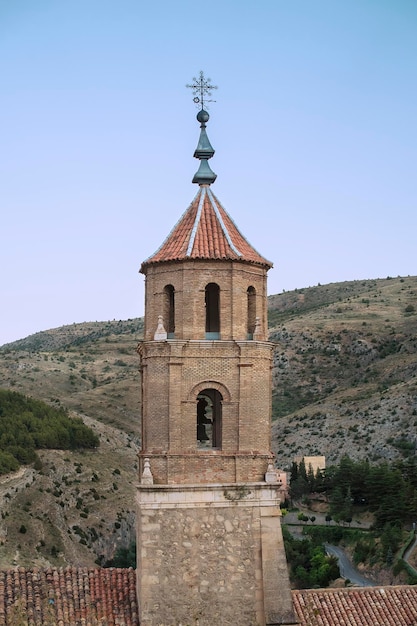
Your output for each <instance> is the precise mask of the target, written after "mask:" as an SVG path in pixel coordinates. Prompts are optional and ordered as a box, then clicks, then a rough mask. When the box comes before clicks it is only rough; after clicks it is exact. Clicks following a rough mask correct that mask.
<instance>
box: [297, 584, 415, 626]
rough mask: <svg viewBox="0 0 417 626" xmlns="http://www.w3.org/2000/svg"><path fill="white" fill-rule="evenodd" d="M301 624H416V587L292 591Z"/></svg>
mask: <svg viewBox="0 0 417 626" xmlns="http://www.w3.org/2000/svg"><path fill="white" fill-rule="evenodd" d="M292 597H293V601H294V608H295V612H296V615H297V616H298V619H299V620H300V624H301V626H416V625H417V587H414V586H413V587H412V586H406V585H404V586H398V587H360V588H359V587H351V588H345V589H303V590H301V591H293V592H292Z"/></svg>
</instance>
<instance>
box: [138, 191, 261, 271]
mask: <svg viewBox="0 0 417 626" xmlns="http://www.w3.org/2000/svg"><path fill="white" fill-rule="evenodd" d="M187 259H201V260H208V259H211V260H223V259H224V260H234V261H244V262H247V263H248V262H249V263H255V264H256V265H263V266H264V267H267V268H268V269H269V268H270V267H272V263H271V262H270V261H268V260H267V259H265V258H264V257H262V256H261V255H260V254H259V253H258V252H257V251H256V250H255V248H253V247H252V246H251V245H250V243H249V242H248V241H247V240H246V239H245V237H244V236H243V235H242V234H241V233H240V231H239V230H238V228H237V227H236V225H235V223H234V222H233V220H232V219H231V217H230V216H229V215H228V214H227V212H226V211H225V209H224V208H223V207H222V205H221V204H220V202H219V200H218V199H217V198H216V196H215V195H214V194H213V192H212V191H211V189H210V187H209V186H208V185H201V186H200V189H199V191H198V193H197V195H196V196H195V198H194V200H193V201H192V203H191V204H190V206H189V208H188V209H187V210H186V211H185V213H184V214H183V215H182V217H181V218H180V220H179V221H178V222H177V224H176V225H175V226H174V228H173V229H172V230H171V232H170V233H169V235H168V237H167V238H166V239H165V241H164V243H163V244H162V245H161V246H160V248H159V249H158V250H157V251H156V252H155V254H153V255H152V256H150V257H149V258H148V259H146V261H144V262H143V263H142V266H141V269H140V271H141V272H142V273H144V274H146V269H147V267H148V266H149V265H153V264H155V263H166V262H173V261H185V260H187Z"/></svg>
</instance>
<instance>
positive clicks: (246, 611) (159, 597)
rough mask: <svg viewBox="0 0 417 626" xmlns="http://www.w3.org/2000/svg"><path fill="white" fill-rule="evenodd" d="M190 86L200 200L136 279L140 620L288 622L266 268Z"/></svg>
mask: <svg viewBox="0 0 417 626" xmlns="http://www.w3.org/2000/svg"><path fill="white" fill-rule="evenodd" d="M194 81H195V82H194V84H193V85H192V88H193V90H194V94H195V96H196V97H195V98H194V101H195V102H198V104H199V105H200V106H201V108H200V110H199V113H198V115H197V120H198V122H199V123H200V138H199V142H198V146H197V148H196V150H195V152H194V156H195V157H196V158H197V159H199V160H200V166H199V169H198V171H197V172H196V174H195V175H194V178H193V183H196V184H198V186H199V189H198V192H197V195H196V196H195V197H194V199H193V201H192V202H191V204H190V206H189V207H188V209H187V210H186V211H185V213H184V214H183V215H182V217H181V218H180V220H179V221H178V222H177V224H176V225H175V226H174V228H173V229H172V230H171V232H170V233H169V235H168V237H167V238H166V239H165V241H164V242H163V243H162V245H161V246H160V248H159V249H158V250H157V251H156V252H155V253H154V254H153V255H152V256H151V257H149V258H148V259H146V260H145V261H144V262H143V263H142V266H141V269H140V271H141V272H142V273H143V274H144V275H145V277H146V283H145V330H144V340H143V342H142V343H141V344H140V346H139V349H138V351H139V354H140V360H141V382H142V450H141V452H140V453H139V476H140V484H139V486H138V492H137V510H138V515H137V546H138V598H139V610H140V623H141V626H162V625H163V626H174V625H178V626H179V625H183V626H189V625H190V626H191V625H194V624H195V625H197V624H198V625H199V626H209V625H210V626H213V624H216V625H217V624H218V625H219V626H220V625H222V626H228V625H230V626H232V625H233V626H234V625H235V624H242V626H246V625H247V626H250V625H253V626H255V625H257V626H258V625H259V626H263V625H273V624H295V623H296V622H295V618H294V613H293V609H292V601H291V594H290V588H289V581H288V574H287V567H286V559H285V552H284V546H283V541H282V533H281V526H280V509H279V499H278V490H279V484H278V482H277V475H276V472H275V471H274V469H273V456H272V454H271V452H270V449H271V445H270V437H271V435H270V432H271V423H270V419H271V384H272V383H271V358H272V344H271V343H269V342H268V339H267V292H266V279H267V272H268V270H269V269H270V267H271V266H272V264H271V263H270V262H269V261H268V260H266V259H265V258H264V257H262V256H261V255H260V254H259V253H258V252H257V251H256V250H255V249H254V248H253V247H252V246H251V245H250V244H249V243H248V241H247V240H246V239H245V238H244V237H243V235H242V234H241V233H240V231H239V230H238V228H237V227H236V225H235V224H234V222H233V221H232V219H231V218H230V217H229V215H228V213H227V212H226V211H225V209H224V208H223V207H222V205H221V204H220V202H219V200H218V199H217V198H216V196H215V195H214V194H213V192H212V191H211V185H212V183H214V181H215V179H216V175H215V174H214V172H213V171H212V170H211V168H210V165H209V163H208V160H209V159H210V158H211V157H212V156H213V155H214V150H213V148H212V146H211V144H210V141H209V139H208V136H207V132H206V124H207V122H208V120H209V115H208V113H207V112H206V110H205V109H204V107H203V105H204V97H205V96H206V95H207V94H210V91H209V90H210V89H212V88H213V87H212V86H211V85H210V84H209V80H208V81H206V80H205V78H204V75H203V74H202V73H200V77H199V79H198V80H197V79H194ZM197 94H198V96H199V97H197Z"/></svg>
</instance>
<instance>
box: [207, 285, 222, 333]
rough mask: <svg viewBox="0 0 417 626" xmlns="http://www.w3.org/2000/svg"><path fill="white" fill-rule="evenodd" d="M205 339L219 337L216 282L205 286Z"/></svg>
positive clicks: (218, 297) (218, 299) (217, 287)
mask: <svg viewBox="0 0 417 626" xmlns="http://www.w3.org/2000/svg"><path fill="white" fill-rule="evenodd" d="M205 304H206V339H220V287H219V285H216V283H209V284H208V285H207V286H206V298H205Z"/></svg>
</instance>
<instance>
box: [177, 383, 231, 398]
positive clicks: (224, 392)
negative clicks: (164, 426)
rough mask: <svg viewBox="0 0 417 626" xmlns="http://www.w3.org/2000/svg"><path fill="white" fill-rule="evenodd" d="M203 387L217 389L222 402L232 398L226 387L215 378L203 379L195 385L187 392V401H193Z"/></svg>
mask: <svg viewBox="0 0 417 626" xmlns="http://www.w3.org/2000/svg"><path fill="white" fill-rule="evenodd" d="M204 389H215V390H216V391H218V392H219V393H220V394H221V396H222V398H223V402H231V400H232V398H231V395H230V391H229V390H228V388H227V387H226V386H225V385H223V384H222V383H219V382H217V381H215V380H204V381H202V382H201V383H198V384H197V385H195V386H194V387H193V388H192V389H191V391H190V393H189V394H188V398H187V400H188V401H189V402H194V401H195V399H196V398H197V396H198V394H199V393H200V392H201V391H203V390H204Z"/></svg>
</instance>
